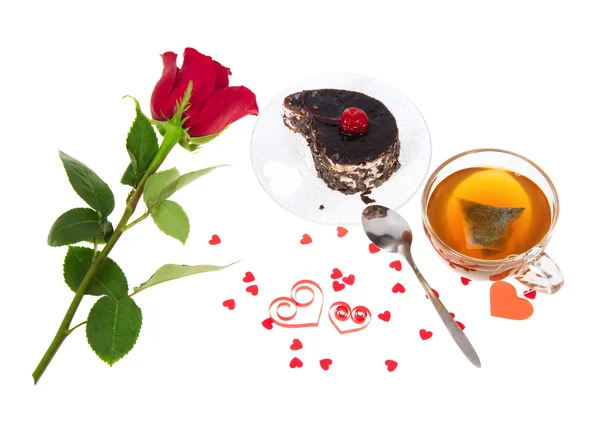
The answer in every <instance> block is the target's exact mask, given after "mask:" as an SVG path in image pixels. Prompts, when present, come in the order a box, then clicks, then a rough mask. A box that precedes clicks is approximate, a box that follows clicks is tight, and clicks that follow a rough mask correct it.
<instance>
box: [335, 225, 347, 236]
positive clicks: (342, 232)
mask: <svg viewBox="0 0 600 422" xmlns="http://www.w3.org/2000/svg"><path fill="white" fill-rule="evenodd" d="M347 234H348V229H346V228H344V227H338V228H337V235H338V237H344V236H346V235H347Z"/></svg>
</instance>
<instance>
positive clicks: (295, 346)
mask: <svg viewBox="0 0 600 422" xmlns="http://www.w3.org/2000/svg"><path fill="white" fill-rule="evenodd" d="M290 349H292V350H300V349H302V342H301V341H300V340H298V339H297V338H295V339H294V340H293V341H292V345H291V346H290Z"/></svg>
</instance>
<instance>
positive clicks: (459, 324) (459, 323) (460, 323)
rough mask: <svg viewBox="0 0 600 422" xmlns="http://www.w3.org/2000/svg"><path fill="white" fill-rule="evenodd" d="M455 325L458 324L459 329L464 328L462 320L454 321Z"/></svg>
mask: <svg viewBox="0 0 600 422" xmlns="http://www.w3.org/2000/svg"><path fill="white" fill-rule="evenodd" d="M456 325H458V328H460V329H461V330H464V329H465V324H463V323H462V322H460V321H456Z"/></svg>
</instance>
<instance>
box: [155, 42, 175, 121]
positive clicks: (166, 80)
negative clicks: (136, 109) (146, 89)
mask: <svg viewBox="0 0 600 422" xmlns="http://www.w3.org/2000/svg"><path fill="white" fill-rule="evenodd" d="M161 57H162V60H163V73H162V76H161V77H160V79H159V80H158V82H157V83H156V86H155V87H154V91H152V97H151V98H150V111H151V112H152V118H153V119H154V120H166V119H169V118H170V116H172V115H173V114H172V113H173V111H172V110H168V113H170V116H169V115H168V114H167V113H166V111H167V110H164V111H163V105H164V104H165V103H166V102H167V99H168V98H169V95H171V90H172V89H173V84H174V83H175V78H176V77H177V72H178V71H179V69H178V68H177V54H175V53H173V52H171V51H167V52H166V53H164V54H162V55H161Z"/></svg>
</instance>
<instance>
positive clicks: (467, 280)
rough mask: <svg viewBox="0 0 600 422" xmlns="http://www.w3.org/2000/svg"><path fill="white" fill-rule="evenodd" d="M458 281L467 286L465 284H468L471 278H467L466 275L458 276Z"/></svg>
mask: <svg viewBox="0 0 600 422" xmlns="http://www.w3.org/2000/svg"><path fill="white" fill-rule="evenodd" d="M460 282H461V283H462V284H464V285H465V286H467V285H468V284H469V283H470V282H471V279H469V278H467V277H461V278H460Z"/></svg>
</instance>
